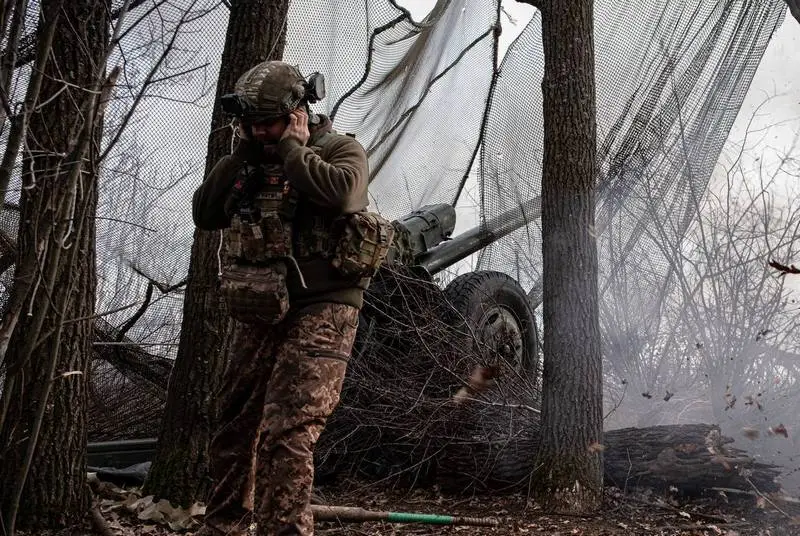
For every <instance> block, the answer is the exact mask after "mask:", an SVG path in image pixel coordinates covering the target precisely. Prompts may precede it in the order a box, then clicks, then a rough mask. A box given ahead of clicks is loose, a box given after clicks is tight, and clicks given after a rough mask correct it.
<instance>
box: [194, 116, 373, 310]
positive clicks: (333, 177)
mask: <svg viewBox="0 0 800 536" xmlns="http://www.w3.org/2000/svg"><path fill="white" fill-rule="evenodd" d="M321 117H322V119H323V121H322V124H321V125H320V126H319V127H317V128H315V129H314V131H313V132H312V134H311V138H310V139H309V141H308V143H307V144H306V145H303V144H301V143H300V141H299V140H297V139H294V138H286V139H283V140H281V142H280V143H279V144H278V145H277V147H275V148H274V151H275V153H277V154H276V155H275V156H276V157H278V158H280V160H281V161H282V162H283V166H284V171H285V173H286V178H287V179H288V181H289V183H290V184H291V185H292V187H294V188H295V189H296V190H297V191H298V192H300V194H301V195H300V202H299V203H298V208H297V212H296V216H295V218H294V226H295V228H298V227H299V226H302V225H303V224H304V222H308V221H310V220H311V218H310V217H309V216H311V215H315V214H319V213H328V214H331V215H332V216H336V215H341V214H349V213H353V212H357V211H359V210H363V209H365V208H366V207H367V205H368V204H369V202H368V198H367V187H368V185H369V166H368V162H367V154H366V152H365V151H364V148H363V147H362V146H361V144H360V143H359V142H358V141H356V139H355V138H353V137H351V136H345V135H341V134H336V133H335V132H333V131H332V130H331V122H330V120H329V119H328V118H327V117H324V116H321ZM326 133H333V134H332V135H327V136H325V134H326ZM323 136H325V139H324V144H323V145H322V146H315V143H316V142H318V141H319V140H320V139H321V138H322V137H323ZM262 154H263V152H262V151H261V148H260V147H255V148H254V145H253V144H251V143H247V142H242V143H239V145H238V146H237V147H236V149H235V150H234V152H233V153H232V154H230V155H227V156H225V157H223V158H222V159H220V161H219V162H217V164H216V165H215V166H214V168H213V169H212V170H211V172H210V173H209V174H208V177H206V179H205V180H204V181H203V184H202V185H201V186H200V187H199V188H198V189H197V190H196V191H195V193H194V196H193V199H192V216H193V219H194V223H195V225H196V226H197V227H199V228H200V229H204V230H208V231H212V230H218V229H224V228H227V227H229V226H230V224H231V215H230V214H226V212H225V209H224V207H225V202H226V200H227V199H228V196H229V195H230V193H231V191H232V189H233V186H234V182H235V181H236V179H237V173H238V171H239V169H240V168H241V167H242V166H243V165H244V163H245V161H249V162H253V161H254V160H257V159H259V158H262ZM298 264H299V268H300V271H301V272H302V274H303V277H304V279H305V283H306V288H303V287H302V285H301V284H300V278H299V277H298V275H297V273H296V270H294V269H293V267H292V266H289V267H288V268H289V278H288V286H289V296H290V301H291V305H292V307H303V306H306V305H309V304H311V303H319V302H333V303H344V304H348V305H353V306H355V307H361V306H362V304H363V294H364V289H365V288H366V286H367V284H368V280H363V279H354V278H352V277H350V278H346V277H343V276H341V275H340V274H339V273H338V272H337V271H336V269H335V268H333V267H332V266H331V264H330V261H329V260H328V259H323V258H321V257H310V258H301V259H298Z"/></svg>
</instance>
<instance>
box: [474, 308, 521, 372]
mask: <svg viewBox="0 0 800 536" xmlns="http://www.w3.org/2000/svg"><path fill="white" fill-rule="evenodd" d="M476 335H477V336H478V340H479V341H480V342H481V345H482V346H483V347H484V348H485V349H486V351H487V352H488V353H489V355H494V356H496V357H497V360H498V361H499V362H500V363H501V364H502V365H503V366H504V367H509V368H511V369H513V370H517V371H519V370H520V369H521V367H522V362H523V357H524V355H523V354H524V351H525V350H524V346H523V338H522V327H521V326H520V323H519V320H518V319H517V317H516V315H514V313H513V312H512V311H511V310H510V309H508V308H506V307H503V306H502V305H494V306H492V307H490V308H488V309H487V310H486V312H484V314H483V316H482V317H481V320H480V323H479V324H478V333H476Z"/></svg>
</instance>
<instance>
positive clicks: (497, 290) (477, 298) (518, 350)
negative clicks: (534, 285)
mask: <svg viewBox="0 0 800 536" xmlns="http://www.w3.org/2000/svg"><path fill="white" fill-rule="evenodd" d="M444 292H445V295H446V297H447V299H448V301H449V302H450V304H451V306H452V310H451V311H450V316H451V320H450V324H451V325H453V326H454V327H455V328H456V329H458V330H460V331H462V332H463V333H464V334H465V335H466V336H467V337H469V338H470V339H471V340H472V344H473V345H474V346H475V347H476V350H477V351H478V352H479V355H481V356H483V359H484V360H485V361H486V364H487V365H489V366H497V365H499V366H501V367H502V368H503V369H506V370H511V371H514V372H515V373H517V374H522V375H524V376H526V377H528V378H529V379H534V378H535V377H536V376H535V375H536V373H537V366H538V351H537V348H538V341H537V333H536V321H535V319H534V316H533V309H532V308H531V306H530V302H529V301H528V297H527V294H526V293H525V291H524V290H523V289H522V287H520V286H519V284H518V283H517V282H516V281H515V280H514V279H513V278H511V277H509V276H508V275H506V274H504V273H501V272H493V271H479V272H470V273H467V274H463V275H460V276H458V277H457V278H456V279H454V280H453V281H452V282H451V283H450V284H449V285H448V286H447V288H445V291H444Z"/></svg>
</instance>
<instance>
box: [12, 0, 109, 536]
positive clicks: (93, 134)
mask: <svg viewBox="0 0 800 536" xmlns="http://www.w3.org/2000/svg"><path fill="white" fill-rule="evenodd" d="M60 4H62V2H61V1H59V0H43V1H42V4H41V8H42V12H43V13H44V14H46V16H51V15H53V14H54V13H55V12H58V10H59V9H62V11H61V17H63V18H62V24H59V25H58V28H57V29H56V34H55V42H57V43H58V46H57V47H54V48H53V50H52V51H51V59H50V61H49V62H47V64H46V66H45V73H46V76H45V78H44V81H43V84H42V89H41V94H42V96H43V97H42V101H44V100H46V99H48V98H50V97H52V96H54V95H56V94H58V95H57V96H56V97H55V98H53V100H51V101H49V102H48V103H47V104H46V105H43V107H42V108H40V109H38V110H37V111H36V112H35V113H34V114H32V116H31V121H30V127H29V135H28V149H29V150H30V152H29V153H28V154H26V155H25V162H24V163H23V164H24V165H23V169H24V170H25V172H24V174H23V183H24V184H26V185H27V186H29V187H28V188H26V189H23V190H22V194H21V200H20V201H21V202H20V205H21V206H20V225H19V231H18V239H17V244H18V253H17V261H16V266H17V268H16V272H15V284H14V289H13V292H15V293H16V292H21V293H23V294H24V295H23V296H20V299H21V303H22V305H23V308H22V314H21V315H20V317H19V321H18V323H17V325H16V328H15V329H14V330H13V331H12V332H11V338H10V344H9V347H8V348H9V349H8V353H7V354H6V363H5V364H6V366H7V368H6V377H5V384H4V389H3V399H2V404H0V408H2V412H1V413H0V425H1V427H0V456H2V463H0V489H2V490H3V491H2V494H0V507H1V508H2V510H0V511H1V512H2V515H3V521H4V527H5V529H6V530H7V531H8V532H9V533H11V534H13V531H14V528H15V518H16V527H18V528H23V529H33V530H41V529H45V528H58V527H63V526H66V525H72V524H76V523H78V522H80V520H81V518H82V517H83V516H84V515H85V514H86V512H87V510H88V505H89V502H88V499H89V498H88V496H87V493H86V490H87V486H86V401H87V396H86V395H87V373H88V368H89V360H90V355H91V336H92V326H93V321H92V320H91V319H90V318H89V317H91V316H92V315H93V314H94V305H95V226H94V215H95V210H96V206H97V174H96V170H95V168H94V165H93V162H94V157H95V156H96V154H97V149H98V144H99V138H100V137H99V134H100V130H101V129H100V128H99V126H100V125H99V124H98V121H99V120H98V117H97V116H96V114H95V112H96V111H97V106H98V104H99V103H98V100H99V98H98V97H97V92H96V91H95V90H96V89H97V87H98V81H99V80H100V78H99V77H100V76H101V75H102V72H103V69H104V65H103V63H104V58H105V51H106V44H107V41H108V38H109V37H108V31H109V25H108V18H107V17H108V9H109V6H108V3H107V1H106V0H82V1H78V0H74V1H70V2H63V7H60ZM44 25H45V21H43V20H42V21H40V25H39V27H40V28H42V27H43V26H44ZM39 67H41V66H37V68H39ZM65 83H68V84H69V86H67V88H66V89H65V88H64V87H63V86H64V85H65ZM37 257H38V258H37ZM79 319H84V320H79ZM23 483H24V485H21V484H23ZM17 507H18V510H17Z"/></svg>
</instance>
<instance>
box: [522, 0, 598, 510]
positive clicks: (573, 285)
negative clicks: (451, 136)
mask: <svg viewBox="0 0 800 536" xmlns="http://www.w3.org/2000/svg"><path fill="white" fill-rule="evenodd" d="M541 12H542V42H543V48H544V55H545V70H544V80H543V82H542V91H543V97H544V99H543V103H544V163H543V169H544V171H543V177H542V256H543V276H544V277H543V282H544V301H543V315H544V316H543V320H544V376H543V379H544V386H543V395H542V396H543V400H542V429H541V443H540V446H539V449H538V452H537V458H536V467H538V470H537V472H536V475H535V479H534V494H535V497H536V499H537V502H539V503H540V504H541V505H542V506H543V507H544V509H545V510H546V511H549V512H558V513H587V512H591V511H593V510H595V509H597V508H598V507H599V506H600V503H601V500H602V484H603V480H602V477H603V462H602V459H601V458H602V454H601V448H600V444H601V443H602V434H603V429H602V424H603V415H602V360H601V353H600V327H599V320H598V301H597V248H596V241H595V238H594V236H593V227H594V216H595V202H594V183H595V171H596V164H595V155H596V145H595V144H596V121H595V86H594V41H593V2H592V0H565V1H560V2H555V1H548V2H543V5H542V8H541Z"/></svg>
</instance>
